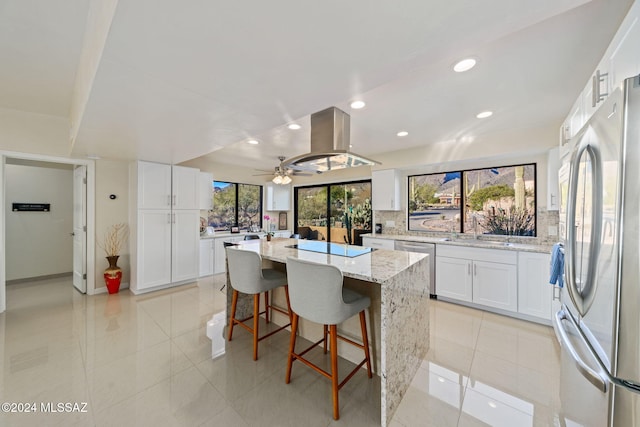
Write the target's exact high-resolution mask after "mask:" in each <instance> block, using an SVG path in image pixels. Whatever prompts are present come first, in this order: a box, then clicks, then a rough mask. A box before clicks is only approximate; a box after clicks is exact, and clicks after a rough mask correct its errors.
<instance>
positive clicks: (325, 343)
mask: <svg viewBox="0 0 640 427" xmlns="http://www.w3.org/2000/svg"><path fill="white" fill-rule="evenodd" d="M322 327H323V328H322V331H323V335H322V338H324V354H327V335H329V326H327V325H322Z"/></svg>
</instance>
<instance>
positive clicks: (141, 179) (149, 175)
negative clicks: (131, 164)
mask: <svg viewBox="0 0 640 427" xmlns="http://www.w3.org/2000/svg"><path fill="white" fill-rule="evenodd" d="M135 166H136V168H135V169H134V171H133V173H132V175H133V176H132V178H134V179H136V180H137V182H138V186H137V208H138V209H171V206H172V203H173V200H172V197H171V196H172V194H171V166H169V165H163V164H160V163H149V162H137V163H136V165H135Z"/></svg>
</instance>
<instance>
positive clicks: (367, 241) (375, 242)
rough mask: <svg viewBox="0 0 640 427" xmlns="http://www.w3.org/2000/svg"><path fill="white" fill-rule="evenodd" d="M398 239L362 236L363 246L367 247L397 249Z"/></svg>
mask: <svg viewBox="0 0 640 427" xmlns="http://www.w3.org/2000/svg"><path fill="white" fill-rule="evenodd" d="M395 245H396V241H395V240H392V239H376V238H373V237H362V246H364V247H367V248H376V249H388V250H391V251H393V250H395Z"/></svg>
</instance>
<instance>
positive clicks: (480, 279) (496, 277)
mask: <svg viewBox="0 0 640 427" xmlns="http://www.w3.org/2000/svg"><path fill="white" fill-rule="evenodd" d="M436 253H437V256H436V293H437V294H438V296H443V297H447V298H453V299H457V300H461V301H466V302H473V303H475V304H481V305H484V306H489V307H494V308H499V309H501V310H506V311H514V312H515V311H517V310H518V270H517V253H516V252H511V251H503V250H494V249H478V248H466V247H459V246H458V247H456V246H445V245H438V248H437V250H436Z"/></svg>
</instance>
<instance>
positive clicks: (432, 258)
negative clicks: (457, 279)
mask: <svg viewBox="0 0 640 427" xmlns="http://www.w3.org/2000/svg"><path fill="white" fill-rule="evenodd" d="M394 249H395V250H396V251H405V252H418V253H421V254H429V296H430V297H431V298H433V299H435V298H437V296H436V245H435V244H433V243H424V242H411V241H407V240H396V243H395V247H394Z"/></svg>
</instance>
